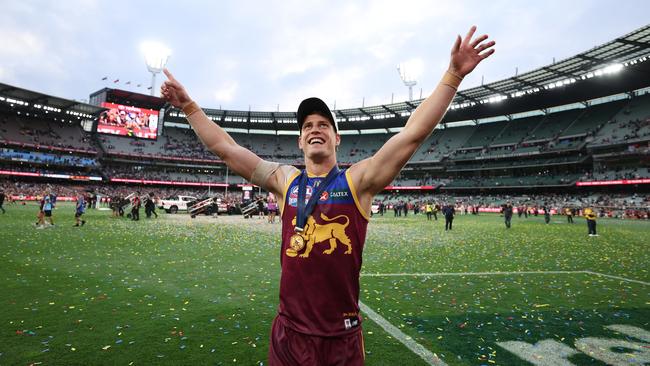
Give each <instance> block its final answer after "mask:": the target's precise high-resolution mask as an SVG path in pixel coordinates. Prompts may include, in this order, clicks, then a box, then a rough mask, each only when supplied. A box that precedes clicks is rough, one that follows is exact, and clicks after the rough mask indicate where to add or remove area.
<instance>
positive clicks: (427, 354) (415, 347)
mask: <svg viewBox="0 0 650 366" xmlns="http://www.w3.org/2000/svg"><path fill="white" fill-rule="evenodd" d="M579 273H581V274H589V275H595V276H602V277H607V278H612V279H616V280H620V281H627V282H634V283H638V284H641V285H646V286H647V285H650V283H649V282H644V281H639V280H633V279H630V278H625V277H620V276H613V275H608V274H604V273H599V272H593V271H523V272H432V273H362V274H361V277H436V276H492V275H529V274H579ZM359 307H360V308H361V311H363V312H364V313H366V315H367V316H368V318H370V319H371V320H373V321H374V322H375V323H377V324H378V325H379V326H380V327H382V328H383V329H384V330H385V331H386V332H388V334H390V335H391V336H393V337H394V338H395V339H397V340H398V341H400V342H402V344H404V345H405V346H406V348H408V349H409V350H411V352H413V353H415V354H416V355H418V356H420V358H422V359H423V360H424V362H426V363H427V364H428V365H432V366H446V365H447V364H446V363H444V362H443V361H442V360H441V359H440V358H438V357H437V356H436V355H434V354H433V353H431V351H429V350H428V349H426V348H424V346H422V345H421V344H419V343H418V342H416V341H414V340H413V338H411V337H409V336H407V335H406V334H404V332H402V331H401V330H399V329H398V328H397V327H395V326H394V325H392V324H391V323H390V322H389V321H388V320H386V319H384V317H382V316H381V315H379V314H377V313H376V312H374V311H373V310H372V309H371V308H369V307H368V306H367V305H366V304H364V303H362V302H361V301H359Z"/></svg>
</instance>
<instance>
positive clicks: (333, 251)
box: [278, 170, 368, 336]
mask: <svg viewBox="0 0 650 366" xmlns="http://www.w3.org/2000/svg"><path fill="white" fill-rule="evenodd" d="M299 176H300V174H299V173H295V174H294V176H293V177H291V178H290V179H289V184H288V186H287V188H286V189H285V194H284V205H283V210H282V251H281V253H280V263H281V265H282V276H281V279H280V306H279V310H278V313H279V319H280V320H281V321H282V322H283V323H284V324H286V326H288V327H289V328H291V329H293V330H295V331H297V332H300V333H305V334H310V335H317V336H339V335H345V334H349V333H353V332H355V331H357V330H358V329H359V326H360V325H361V318H360V316H359V271H360V270H361V254H362V252H363V245H364V243H365V240H366V228H367V226H368V218H367V217H366V215H365V214H364V213H363V212H364V211H363V210H362V209H361V207H360V205H359V201H358V198H357V196H356V191H355V188H354V186H353V184H352V181H351V179H350V177H349V174H348V171H347V170H341V171H339V173H338V175H337V176H336V178H335V179H334V180H333V181H332V183H330V185H329V186H328V187H327V189H326V190H325V191H323V193H322V194H321V196H320V198H319V199H318V203H317V204H316V206H315V208H314V211H313V212H312V213H311V215H310V216H309V218H308V219H307V223H306V224H305V228H304V232H303V233H301V235H302V236H303V238H304V239H305V247H304V248H303V249H302V250H300V251H298V252H296V251H295V250H294V249H292V248H291V247H290V246H289V243H290V238H291V236H293V235H294V234H295V231H294V227H295V224H296V221H295V219H296V212H297V208H296V206H297V203H298V183H299V181H300V179H299ZM324 179H325V177H309V178H308V180H307V189H306V199H307V200H308V199H309V197H311V194H312V192H313V191H315V190H316V189H317V186H318V184H320V183H321V182H322V181H323V180H324Z"/></svg>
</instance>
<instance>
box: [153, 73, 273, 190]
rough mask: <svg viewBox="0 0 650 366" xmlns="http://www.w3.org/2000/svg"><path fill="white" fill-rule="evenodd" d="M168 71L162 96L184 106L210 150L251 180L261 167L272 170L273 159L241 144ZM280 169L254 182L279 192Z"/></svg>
mask: <svg viewBox="0 0 650 366" xmlns="http://www.w3.org/2000/svg"><path fill="white" fill-rule="evenodd" d="M164 73H165V75H166V76H167V79H168V80H166V81H165V82H164V83H163V84H162V85H161V87H160V93H161V95H162V97H163V98H164V99H165V100H167V101H168V102H169V103H170V104H171V105H173V106H174V107H176V108H180V109H182V110H183V112H184V113H185V115H186V117H187V120H188V121H189V123H190V125H191V126H192V128H193V129H194V132H196V134H197V136H198V137H199V139H200V140H201V142H203V144H204V145H205V146H206V147H207V148H208V150H210V151H212V152H213V153H215V154H216V155H217V156H219V158H221V160H223V161H224V162H225V163H226V165H228V167H229V168H230V169H231V170H232V171H234V172H235V173H237V174H239V175H240V176H242V177H244V178H245V179H246V180H248V181H254V179H252V178H253V172H255V171H256V168H258V167H261V168H260V169H258V172H259V171H260V170H264V171H267V172H268V170H269V167H268V166H269V164H270V163H268V162H265V161H263V160H262V159H261V158H260V157H259V156H257V155H255V153H253V152H252V151H250V150H248V149H246V148H245V147H242V146H240V145H239V144H237V142H235V140H234V139H233V138H232V137H231V136H230V135H229V134H228V133H227V132H226V131H224V129H223V128H221V127H219V125H217V124H216V123H214V122H213V121H212V120H211V119H210V118H208V116H207V115H206V114H205V113H204V112H203V110H202V109H201V108H200V107H199V106H198V104H196V103H195V102H194V101H192V98H190V96H189V94H188V93H187V91H186V90H185V88H184V87H183V85H181V83H180V82H178V80H176V78H174V76H173V75H172V74H171V72H169V70H167V69H165V70H164ZM276 172H279V170H275V171H274V172H273V174H272V175H271V176H268V178H269V179H265V180H264V182H254V183H255V184H259V185H261V186H262V187H263V188H264V189H266V190H268V191H270V192H273V193H275V194H278V193H281V191H282V182H281V181H282V179H281V178H282V177H279V176H277V175H278V174H279V173H276Z"/></svg>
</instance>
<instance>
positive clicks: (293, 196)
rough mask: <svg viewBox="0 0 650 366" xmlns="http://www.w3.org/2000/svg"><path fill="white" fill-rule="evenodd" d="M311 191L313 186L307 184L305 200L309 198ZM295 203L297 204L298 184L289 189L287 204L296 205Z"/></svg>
mask: <svg viewBox="0 0 650 366" xmlns="http://www.w3.org/2000/svg"><path fill="white" fill-rule="evenodd" d="M312 192H313V188H312V187H311V186H307V188H306V189H305V202H307V201H308V200H309V198H310V197H311V194H312ZM297 205H298V186H294V187H293V188H291V190H290V191H289V206H291V207H296V206H297Z"/></svg>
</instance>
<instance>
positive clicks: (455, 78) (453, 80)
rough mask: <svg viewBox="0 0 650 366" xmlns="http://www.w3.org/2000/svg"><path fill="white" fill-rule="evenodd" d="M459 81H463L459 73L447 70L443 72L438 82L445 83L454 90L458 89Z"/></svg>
mask: <svg viewBox="0 0 650 366" xmlns="http://www.w3.org/2000/svg"><path fill="white" fill-rule="evenodd" d="M461 81H463V78H462V77H460V75H458V74H456V73H454V72H452V71H449V70H447V72H445V74H444V75H443V76H442V80H441V81H440V84H442V85H447V86H448V87H450V88H452V89H454V90H458V87H459V86H460V82H461Z"/></svg>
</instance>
